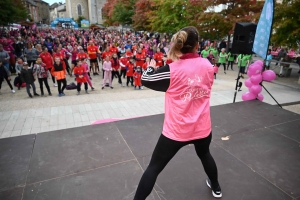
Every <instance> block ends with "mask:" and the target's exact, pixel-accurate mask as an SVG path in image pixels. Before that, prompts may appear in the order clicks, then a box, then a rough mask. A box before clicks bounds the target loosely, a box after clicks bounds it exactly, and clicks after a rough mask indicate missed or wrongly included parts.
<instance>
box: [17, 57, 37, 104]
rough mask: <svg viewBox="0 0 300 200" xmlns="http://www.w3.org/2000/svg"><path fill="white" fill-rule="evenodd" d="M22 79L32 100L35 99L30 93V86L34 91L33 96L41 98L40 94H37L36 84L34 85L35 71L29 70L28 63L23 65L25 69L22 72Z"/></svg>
mask: <svg viewBox="0 0 300 200" xmlns="http://www.w3.org/2000/svg"><path fill="white" fill-rule="evenodd" d="M21 79H22V81H23V82H25V83H26V91H27V94H28V96H29V97H30V98H32V97H33V96H32V94H31V93H30V86H31V87H32V89H33V95H34V96H40V95H39V94H38V93H36V89H35V84H34V81H35V78H34V76H33V71H32V68H29V65H28V63H27V62H24V63H23V69H22V71H21Z"/></svg>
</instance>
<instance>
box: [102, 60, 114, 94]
mask: <svg viewBox="0 0 300 200" xmlns="http://www.w3.org/2000/svg"><path fill="white" fill-rule="evenodd" d="M103 71H104V79H103V85H102V90H103V89H104V87H105V84H106V81H107V80H108V81H109V86H110V88H111V89H113V86H112V82H111V78H112V77H111V75H112V65H111V62H110V57H109V56H106V57H105V61H104V62H103Z"/></svg>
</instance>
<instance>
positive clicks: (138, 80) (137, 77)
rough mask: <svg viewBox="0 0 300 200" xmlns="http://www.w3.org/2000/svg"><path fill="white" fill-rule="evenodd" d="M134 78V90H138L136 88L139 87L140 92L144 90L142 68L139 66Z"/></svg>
mask: <svg viewBox="0 0 300 200" xmlns="http://www.w3.org/2000/svg"><path fill="white" fill-rule="evenodd" d="M133 78H134V89H135V90H136V87H139V89H140V90H142V89H143V88H142V69H141V67H139V66H137V67H136V71H135V72H134V73H133Z"/></svg>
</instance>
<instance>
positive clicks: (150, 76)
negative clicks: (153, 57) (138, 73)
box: [142, 62, 170, 92]
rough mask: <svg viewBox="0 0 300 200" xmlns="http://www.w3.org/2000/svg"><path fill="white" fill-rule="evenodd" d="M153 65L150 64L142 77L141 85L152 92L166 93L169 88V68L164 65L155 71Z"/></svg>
mask: <svg viewBox="0 0 300 200" xmlns="http://www.w3.org/2000/svg"><path fill="white" fill-rule="evenodd" d="M151 66H155V63H154V64H153V62H151V63H150V64H149V67H148V68H147V70H146V71H144V73H143V76H142V84H143V85H144V86H145V87H147V88H150V89H152V90H156V91H161V92H166V91H167V90H168V88H169V86H170V67H169V65H165V66H163V67H160V68H157V69H155V68H154V67H151Z"/></svg>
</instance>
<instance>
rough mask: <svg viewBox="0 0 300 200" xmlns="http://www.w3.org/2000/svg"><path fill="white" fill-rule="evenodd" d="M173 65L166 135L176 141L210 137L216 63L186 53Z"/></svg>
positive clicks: (167, 96)
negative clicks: (212, 88)
mask: <svg viewBox="0 0 300 200" xmlns="http://www.w3.org/2000/svg"><path fill="white" fill-rule="evenodd" d="M169 66H170V86H169V88H168V90H167V92H166V96H165V121H164V126H163V132H162V133H163V135H164V136H166V137H168V138H170V139H172V140H176V141H190V140H195V139H200V138H205V137H207V136H208V135H209V134H210V132H211V118H210V95H211V87H212V84H213V81H214V68H213V67H212V64H211V63H210V62H209V61H208V60H207V59H205V58H200V57H199V55H198V54H189V55H188V54H186V55H184V56H183V57H181V59H180V60H177V61H175V62H173V63H171V64H170V65H169Z"/></svg>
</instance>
